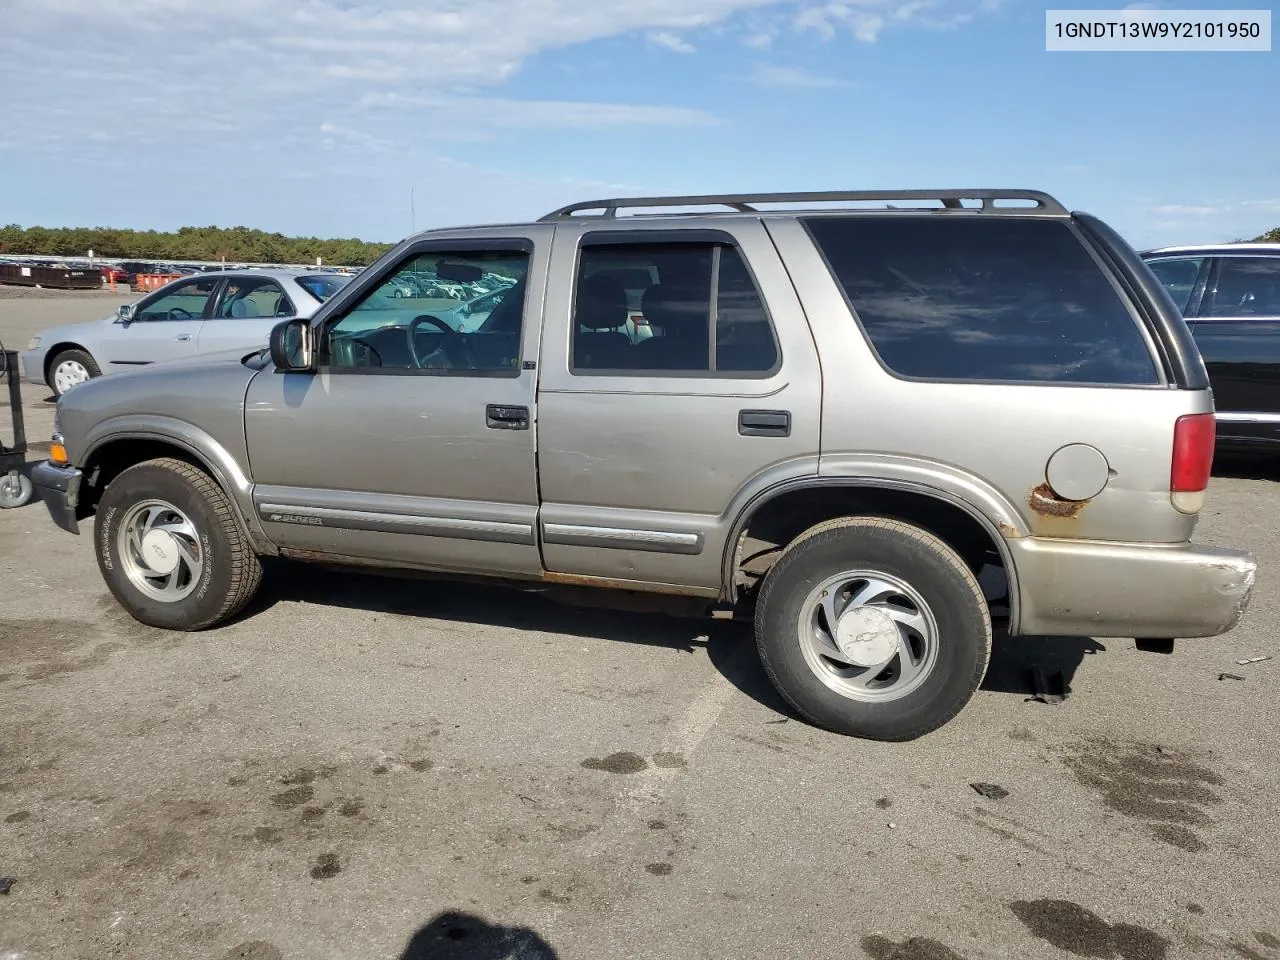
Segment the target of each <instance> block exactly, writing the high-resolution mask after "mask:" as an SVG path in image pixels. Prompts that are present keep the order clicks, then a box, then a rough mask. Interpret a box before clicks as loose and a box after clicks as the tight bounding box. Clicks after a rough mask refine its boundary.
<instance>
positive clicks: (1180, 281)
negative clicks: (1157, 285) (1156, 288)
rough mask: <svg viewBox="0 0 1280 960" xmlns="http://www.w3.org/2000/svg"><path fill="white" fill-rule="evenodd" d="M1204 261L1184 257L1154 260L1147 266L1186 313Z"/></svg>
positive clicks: (1179, 307)
mask: <svg viewBox="0 0 1280 960" xmlns="http://www.w3.org/2000/svg"><path fill="white" fill-rule="evenodd" d="M1202 263H1204V260H1203V259H1201V258H1198V257H1183V258H1179V259H1177V260H1152V261H1150V262H1148V263H1147V266H1148V267H1150V268H1151V272H1152V273H1154V274H1155V275H1156V279H1158V280H1159V281H1160V282H1161V283H1162V284H1164V288H1165V289H1166V290H1168V291H1169V296H1171V297H1173V302H1174V303H1176V304H1177V305H1178V309H1179V310H1180V311H1182V312H1184V313H1185V312H1186V309H1187V303H1188V302H1190V300H1191V293H1192V291H1193V290H1195V287H1196V279H1197V278H1198V277H1199V276H1200V265H1201V264H1202Z"/></svg>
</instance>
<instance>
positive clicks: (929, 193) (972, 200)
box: [415, 188, 1071, 238]
mask: <svg viewBox="0 0 1280 960" xmlns="http://www.w3.org/2000/svg"><path fill="white" fill-rule="evenodd" d="M831 204H845V206H841V207H835V206H829V205H831ZM849 204H859V206H849ZM706 207H710V208H719V209H691V208H706ZM623 210H626V211H631V212H628V213H627V214H626V215H625V217H623V216H619V211H623ZM886 212H888V213H901V214H945V215H947V216H957V215H959V216H965V215H969V216H979V215H980V216H1004V217H1048V218H1057V219H1060V218H1067V217H1070V216H1071V213H1070V211H1068V210H1067V208H1066V207H1064V206H1063V205H1062V204H1061V203H1060V202H1059V201H1058V200H1056V199H1055V198H1053V197H1051V196H1050V195H1049V194H1047V193H1044V192H1042V191H1039V190H1021V189H990V188H974V189H946V190H829V191H817V192H808V193H735V194H697V195H691V196H675V197H613V198H609V199H604V200H585V201H581V202H579V203H571V204H568V205H566V206H563V207H560V208H558V209H556V210H552V211H551V212H550V213H548V214H546V215H545V216H542V217H539V218H538V219H537V221H536V222H537V223H543V224H553V223H565V222H579V223H582V222H591V221H604V222H609V223H616V222H618V221H620V220H623V219H625V220H627V221H629V222H630V221H637V220H639V221H646V220H647V221H652V220H670V219H679V218H712V219H721V218H733V217H739V216H754V217H760V216H796V215H797V214H804V215H805V216H821V215H823V214H841V215H849V214H883V213H886ZM516 226H529V222H528V221H524V222H522V223H520V222H513V223H486V224H470V225H467V226H457V227H453V228H442V229H433V230H426V231H423V232H421V233H419V234H416V235H415V236H417V237H423V238H429V237H431V236H432V235H434V234H439V233H442V232H447V231H448V230H450V229H471V228H472V227H474V228H493V227H516Z"/></svg>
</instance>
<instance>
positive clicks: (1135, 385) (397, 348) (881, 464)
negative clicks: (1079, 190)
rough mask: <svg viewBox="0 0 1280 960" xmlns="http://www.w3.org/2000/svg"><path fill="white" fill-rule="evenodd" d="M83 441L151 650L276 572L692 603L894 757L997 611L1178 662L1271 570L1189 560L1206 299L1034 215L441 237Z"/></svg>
mask: <svg viewBox="0 0 1280 960" xmlns="http://www.w3.org/2000/svg"><path fill="white" fill-rule="evenodd" d="M712 208H718V210H719V212H707V211H708V210H709V209H712ZM646 209H647V210H648V211H649V212H647V213H646V212H644V211H645V210H646ZM408 276H412V277H413V278H415V279H416V280H417V281H419V284H420V285H421V286H422V289H424V290H427V289H429V290H430V295H429V296H428V295H426V294H424V295H423V296H421V297H416V296H415V297H406V296H405V295H404V288H405V287H406V283H404V282H402V280H404V278H405V277H408ZM498 288H508V292H507V293H506V295H504V296H503V297H502V299H501V302H500V303H498V304H497V305H496V307H495V308H494V309H493V311H492V312H491V313H489V314H488V316H486V317H485V318H484V319H483V321H482V322H478V323H476V324H475V325H474V326H472V325H467V326H465V327H463V328H459V326H458V325H457V324H456V323H453V322H450V321H448V320H446V319H444V317H445V316H453V315H456V314H450V311H451V310H456V308H457V306H458V304H457V303H455V302H454V301H453V300H451V299H449V294H448V293H447V291H448V290H451V289H452V290H458V291H462V292H461V293H460V294H459V295H460V296H462V297H469V296H474V295H475V291H476V290H478V289H498ZM441 291H446V292H443V293H442V292H441ZM397 294H399V295H397ZM57 430H58V436H56V437H55V445H54V447H53V455H52V457H51V459H50V461H49V462H47V463H46V464H44V465H42V466H40V467H38V468H37V470H36V471H35V479H36V482H37V485H38V486H39V487H40V488H41V492H42V494H43V497H44V500H45V503H46V504H47V505H48V507H49V511H50V513H51V514H52V516H53V518H54V520H55V521H56V522H57V524H58V525H59V526H61V527H63V528H64V529H66V530H69V531H72V532H75V531H76V530H77V524H78V521H79V520H82V519H84V518H86V517H88V516H89V515H91V514H96V519H95V526H94V549H95V551H96V552H97V555H98V563H99V566H100V567H101V570H102V574H103V577H104V578H105V579H106V582H107V585H108V586H109V588H110V589H111V591H112V593H113V594H114V595H115V597H116V598H117V600H118V601H119V602H120V603H121V604H122V605H123V606H124V607H125V608H126V609H127V610H128V611H129V612H130V613H131V614H132V615H133V616H134V617H136V618H137V619H138V620H140V621H142V622H144V623H147V624H151V625H154V626H158V627H167V628H171V629H177V630H196V629H200V628H203V627H209V626H212V625H213V624H216V623H218V622H220V621H223V620H225V619H227V618H228V617H231V616H233V615H234V614H235V613H236V612H237V611H239V610H240V609H241V608H242V607H243V606H244V605H245V603H246V602H247V601H248V600H249V598H250V597H252V596H253V594H254V591H255V590H256V589H257V587H258V583H259V580H260V578H261V566H260V562H259V558H260V557H261V556H264V555H280V556H284V557H292V558H296V559H301V560H308V561H315V562H321V563H332V564H350V563H359V564H362V565H366V566H374V567H386V568H401V569H406V568H407V569H417V570H423V571H436V572H445V573H461V574H469V575H474V574H481V575H487V576H493V577H500V578H507V579H510V578H516V579H523V580H528V581H542V582H550V583H554V584H573V585H590V586H598V587H607V588H615V589H623V590H634V591H652V592H656V593H666V594H680V595H685V596H692V597H699V598H704V599H705V600H706V602H707V606H708V607H713V606H719V607H721V608H722V609H730V608H731V609H733V610H736V611H743V612H750V613H751V615H752V616H753V617H754V622H755V637H756V642H757V645H758V647H759V651H760V656H761V658H762V660H763V662H764V665H765V667H766V669H767V670H768V673H769V676H770V677H771V678H772V679H773V681H774V682H775V683H776V685H777V687H778V689H779V690H780V691H781V692H782V694H783V695H784V696H785V697H786V698H787V700H788V701H789V702H790V703H791V704H792V705H793V706H794V707H795V708H796V709H797V710H798V711H799V712H800V713H801V714H803V715H804V716H805V717H807V718H808V719H809V720H811V721H813V722H815V723H818V724H821V725H823V726H825V727H828V728H831V729H834V730H838V731H842V732H845V733H849V734H854V735H858V736H863V737H870V738H876V739H883V740H900V739H908V738H912V737H916V736H919V735H921V734H923V733H926V732H928V731H930V730H933V729H935V728H937V727H939V726H941V725H942V724H944V723H946V722H947V721H948V720H949V719H951V718H952V717H954V716H955V715H956V713H958V712H959V711H960V709H961V708H962V707H963V706H964V705H965V703H966V702H967V701H968V700H969V698H970V697H971V696H972V694H973V692H974V690H975V689H976V688H977V686H978V684H979V683H980V682H981V681H982V678H983V674H984V671H985V670H986V668H987V661H988V658H989V655H990V652H991V642H992V639H991V638H992V619H993V614H994V615H995V617H996V619H997V621H998V622H999V621H1001V620H1003V621H1004V624H1005V626H1006V629H1007V630H1008V632H1009V633H1010V634H1014V635H1028V636H1032V637H1033V636H1035V635H1037V634H1057V635H1087V636H1128V637H1135V638H1138V640H1139V646H1141V647H1143V648H1146V649H1157V650H1168V649H1170V648H1171V646H1172V640H1171V639H1170V638H1174V637H1202V636H1211V635H1214V634H1219V633H1222V632H1224V631H1227V630H1229V629H1231V627H1232V626H1234V625H1235V623H1236V622H1237V621H1238V620H1239V618H1240V616H1241V615H1242V613H1243V611H1244V608H1245V605H1246V603H1247V602H1248V598H1249V595H1250V591H1251V589H1252V586H1253V580H1254V570H1255V565H1254V561H1253V558H1252V557H1251V556H1249V555H1248V554H1246V553H1241V552H1236V551H1232V550H1223V549H1215V548H1211V547H1206V546H1199V545H1193V544H1192V543H1191V542H1190V538H1191V534H1192V531H1193V529H1194V527H1195V524H1196V516H1197V512H1198V511H1199V510H1200V508H1201V506H1202V504H1203V501H1204V492H1205V488H1206V486H1207V484H1208V479H1209V469H1210V462H1211V459H1212V454H1213V441H1214V417H1213V398H1212V396H1211V394H1210V391H1209V389H1208V381H1207V379H1206V376H1205V369H1204V365H1203V363H1202V361H1201V358H1200V355H1199V353H1198V352H1197V351H1196V347H1195V344H1194V342H1193V341H1192V339H1191V336H1190V334H1189V333H1188V330H1187V326H1186V324H1185V323H1184V322H1183V320H1182V318H1181V317H1180V316H1179V313H1178V310H1177V308H1176V306H1175V305H1174V304H1173V303H1172V302H1171V301H1170V299H1169V295H1168V293H1167V292H1166V291H1165V289H1164V288H1163V287H1162V286H1161V284H1160V283H1159V281H1158V280H1157V279H1156V278H1155V277H1154V276H1153V275H1152V273H1151V272H1150V270H1149V269H1148V268H1147V267H1146V266H1145V265H1144V264H1143V262H1142V261H1141V260H1140V259H1139V258H1138V257H1137V255H1136V254H1135V253H1134V251H1133V250H1132V249H1131V248H1130V247H1129V246H1128V245H1127V244H1125V242H1124V241H1123V240H1121V239H1120V238H1119V237H1118V236H1117V235H1116V234H1115V233H1114V232H1113V231H1112V230H1111V229H1109V228H1108V227H1107V226H1106V225H1104V224H1103V223H1101V222H1099V221H1098V220H1096V219H1094V218H1093V217H1090V216H1088V215H1085V214H1072V213H1070V212H1068V211H1067V210H1066V209H1064V208H1063V207H1062V206H1061V205H1060V204H1059V203H1058V202H1057V201H1055V200H1054V199H1053V198H1051V197H1049V196H1046V195H1045V194H1042V193H1038V192H1032V191H1015V190H964V191H911V192H906V193H884V192H873V193H865V192H864V193H810V194H765V195H744V196H708V197H660V198H641V199H625V200H624V199H615V200H603V201H597V202H591V203H582V204H575V205H572V206H569V207H565V208H563V209H561V210H557V211H555V212H554V213H551V214H549V215H548V216H546V217H543V218H542V219H540V220H539V221H537V222H536V223H523V224H510V225H504V226H484V227H473V228H466V229H452V230H438V231H432V232H428V233H423V234H419V235H417V236H414V237H412V238H410V239H408V240H405V241H404V242H403V243H401V244H400V245H399V246H397V247H396V248H395V249H394V250H392V251H391V252H390V253H388V254H387V255H386V256H385V257H384V258H383V259H381V260H380V261H378V262H377V263H376V264H375V265H374V266H372V267H371V268H369V269H368V270H366V271H365V272H364V273H362V274H361V275H360V276H359V277H358V278H357V279H356V280H355V281H354V282H352V283H351V284H350V285H348V286H347V287H346V288H344V289H343V290H342V291H340V292H339V293H338V294H337V295H336V296H334V297H333V298H332V299H331V300H330V301H328V302H327V303H326V304H325V305H324V306H323V307H322V308H321V309H320V310H319V311H318V312H317V313H316V314H315V316H314V317H312V318H311V319H310V320H290V321H286V322H284V323H282V324H280V325H279V326H278V327H277V328H276V329H275V331H274V332H273V334H272V339H271V347H270V349H269V351H262V352H259V353H257V354H254V355H251V356H249V357H246V358H244V359H243V360H242V361H240V362H235V361H231V362H223V363H193V362H180V363H175V364H169V365H159V366H156V367H153V368H150V369H147V370H145V371H141V372H138V373H131V374H124V375H120V376H116V377H111V378H106V379H103V380H95V381H92V382H90V383H87V384H84V385H82V386H80V387H78V388H77V389H76V390H74V391H72V392H71V393H69V394H68V395H67V396H65V397H63V398H62V399H61V401H60V403H59V425H58V427H57ZM1028 642H1034V640H1028Z"/></svg>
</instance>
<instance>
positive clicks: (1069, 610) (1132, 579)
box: [1008, 537, 1257, 638]
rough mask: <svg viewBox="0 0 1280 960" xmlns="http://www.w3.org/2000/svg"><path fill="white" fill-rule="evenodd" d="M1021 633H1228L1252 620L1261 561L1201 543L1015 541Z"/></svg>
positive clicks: (1161, 635)
mask: <svg viewBox="0 0 1280 960" xmlns="http://www.w3.org/2000/svg"><path fill="white" fill-rule="evenodd" d="M1008 544H1009V549H1010V551H1011V552H1012V554H1013V561H1014V567H1015V569H1016V570H1017V574H1018V599H1019V617H1018V624H1017V632H1018V633H1020V634H1041V635H1044V634H1052V635H1058V636H1071V637H1137V638H1144V637H1150V638H1177V637H1213V636H1217V635H1218V634H1221V633H1226V632H1227V631H1228V630H1230V629H1231V628H1232V627H1234V626H1235V625H1236V624H1237V623H1239V622H1240V618H1241V617H1242V616H1244V611H1245V608H1246V607H1247V606H1248V604H1249V598H1250V595H1251V594H1252V592H1253V582H1254V577H1255V575H1256V572H1257V563H1256V561H1255V560H1254V558H1253V555H1252V554H1250V553H1246V552H1245V551H1242V550H1223V549H1219V548H1217V547H1206V546H1201V545H1199V544H1190V543H1181V544H1148V543H1143V544H1138V543H1102V542H1092V541H1087V540H1054V539H1049V538H1046V537H1022V538H1018V539H1013V540H1009V541H1008Z"/></svg>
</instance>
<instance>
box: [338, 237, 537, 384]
mask: <svg viewBox="0 0 1280 960" xmlns="http://www.w3.org/2000/svg"><path fill="white" fill-rule="evenodd" d="M528 272H529V254H528V253H527V252H526V251H524V250H516V249H506V250H503V249H495V250H492V251H472V250H467V251H459V252H456V253H452V252H435V251H433V252H430V253H420V254H415V255H413V256H410V257H409V258H408V259H407V260H405V261H403V262H401V263H400V264H399V265H398V266H397V268H396V269H395V270H393V271H392V273H391V274H390V275H388V276H387V277H386V278H385V279H384V280H383V281H382V282H381V283H379V284H378V285H377V286H376V287H373V288H372V289H371V290H369V291H368V292H367V293H365V294H364V295H363V296H362V297H361V298H360V299H359V300H358V301H356V303H355V304H354V305H353V306H352V307H351V308H349V309H348V310H347V311H346V312H345V313H344V314H343V315H342V316H341V317H340V318H339V319H338V320H337V322H336V323H334V324H332V325H331V326H329V327H328V329H327V331H326V334H325V337H324V340H323V342H322V353H321V361H322V363H325V364H326V365H327V366H329V367H330V369H332V370H334V371H337V372H341V371H343V370H348V371H352V372H365V373H370V372H380V371H382V372H387V373H391V372H411V373H412V372H421V373H427V374H437V375H447V374H457V375H467V374H475V375H490V376H496V375H505V376H517V375H519V372H520V359H519V358H520V334H521V330H522V329H523V320H524V290H525V280H526V277H527V275H528ZM499 290H501V291H504V294H503V296H502V298H501V302H500V303H498V304H496V305H494V306H493V307H492V309H491V310H490V311H489V312H487V313H485V314H484V315H483V318H482V319H479V320H478V321H477V320H475V319H473V314H472V312H471V310H470V308H469V307H468V304H469V303H472V302H474V301H475V300H476V298H478V297H484V296H485V295H486V294H491V293H494V292H496V291H499Z"/></svg>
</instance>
